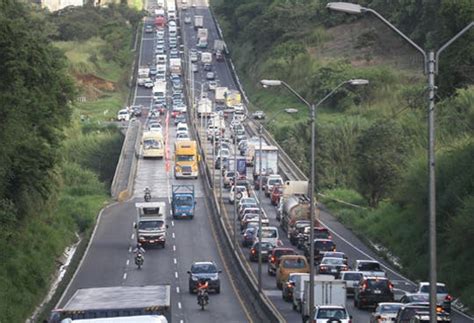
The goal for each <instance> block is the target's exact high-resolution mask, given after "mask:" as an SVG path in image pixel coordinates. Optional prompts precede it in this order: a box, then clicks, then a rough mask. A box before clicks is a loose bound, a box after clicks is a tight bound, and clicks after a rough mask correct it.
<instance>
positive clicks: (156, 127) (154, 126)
mask: <svg viewBox="0 0 474 323" xmlns="http://www.w3.org/2000/svg"><path fill="white" fill-rule="evenodd" d="M148 130H149V131H153V132H163V127H162V126H161V124H159V123H157V122H154V123H151V124H150V125H149V126H148Z"/></svg>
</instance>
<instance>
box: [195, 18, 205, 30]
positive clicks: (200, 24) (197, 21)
mask: <svg viewBox="0 0 474 323" xmlns="http://www.w3.org/2000/svg"><path fill="white" fill-rule="evenodd" d="M203 26H204V17H203V16H194V29H196V30H197V29H199V28H202V27H203Z"/></svg>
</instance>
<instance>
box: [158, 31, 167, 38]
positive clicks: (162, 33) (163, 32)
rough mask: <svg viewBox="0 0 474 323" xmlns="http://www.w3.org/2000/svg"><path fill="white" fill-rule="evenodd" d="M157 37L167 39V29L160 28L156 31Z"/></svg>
mask: <svg viewBox="0 0 474 323" xmlns="http://www.w3.org/2000/svg"><path fill="white" fill-rule="evenodd" d="M156 38H158V39H165V31H164V30H158V31H157V32H156Z"/></svg>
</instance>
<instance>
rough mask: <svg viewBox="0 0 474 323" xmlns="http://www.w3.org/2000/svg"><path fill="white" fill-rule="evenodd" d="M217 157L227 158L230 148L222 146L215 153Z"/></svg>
mask: <svg viewBox="0 0 474 323" xmlns="http://www.w3.org/2000/svg"><path fill="white" fill-rule="evenodd" d="M217 157H223V158H229V157H230V150H229V149H226V148H222V149H221V150H219V152H218V153H217Z"/></svg>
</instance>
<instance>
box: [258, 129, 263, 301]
mask: <svg viewBox="0 0 474 323" xmlns="http://www.w3.org/2000/svg"><path fill="white" fill-rule="evenodd" d="M262 133H263V125H262V124H260V126H259V128H258V134H259V139H258V146H259V155H258V164H259V165H258V181H259V184H258V249H257V251H258V272H257V274H258V292H259V293H261V292H262V177H263V176H262Z"/></svg>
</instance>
